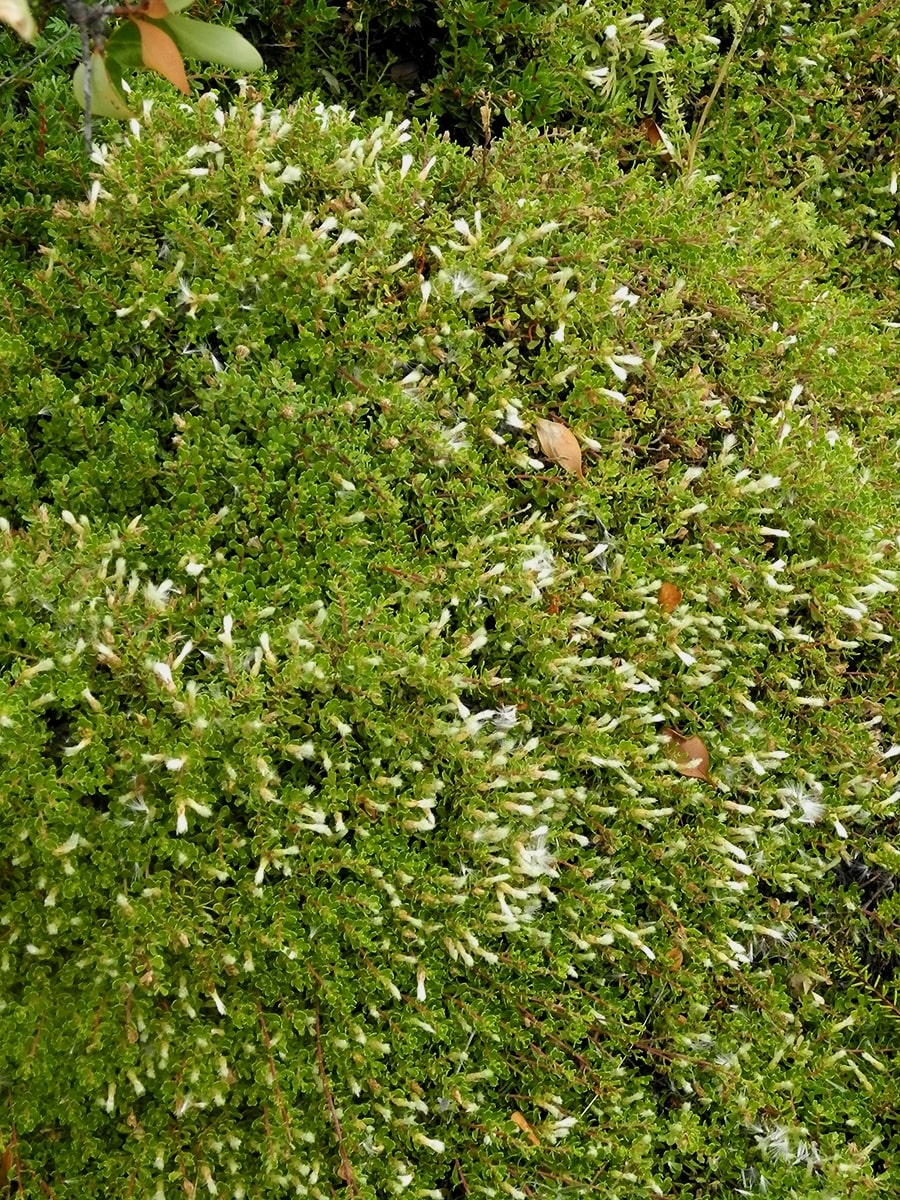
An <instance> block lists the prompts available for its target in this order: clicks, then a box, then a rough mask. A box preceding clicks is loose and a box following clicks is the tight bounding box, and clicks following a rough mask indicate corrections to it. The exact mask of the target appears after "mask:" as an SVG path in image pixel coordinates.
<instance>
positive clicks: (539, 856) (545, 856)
mask: <svg viewBox="0 0 900 1200" xmlns="http://www.w3.org/2000/svg"><path fill="white" fill-rule="evenodd" d="M548 832H549V830H548V828H547V826H546V825H539V826H538V828H537V829H535V830H533V831H532V833H531V836H530V837H529V839H528V840H529V842H530V843H531V845H527V844H520V845H519V846H517V847H516V853H517V858H518V861H519V870H520V871H521V873H522V874H523V875H529V876H531V878H533V879H537V878H538V877H539V876H540V875H558V874H559V871H558V869H557V866H556V859H555V858H554V857H553V855H552V854H551V852H550V851H549V850H548V849H547V834H548Z"/></svg>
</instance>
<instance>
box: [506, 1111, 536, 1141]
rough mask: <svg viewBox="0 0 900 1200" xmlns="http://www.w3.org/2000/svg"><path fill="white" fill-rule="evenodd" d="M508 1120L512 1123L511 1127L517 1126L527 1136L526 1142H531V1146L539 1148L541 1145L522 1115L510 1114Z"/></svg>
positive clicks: (518, 1113)
mask: <svg viewBox="0 0 900 1200" xmlns="http://www.w3.org/2000/svg"><path fill="white" fill-rule="evenodd" d="M509 1119H510V1120H511V1121H512V1123H513V1125H518V1127H519V1128H520V1129H521V1130H522V1132H523V1133H524V1134H527V1136H528V1140H529V1141H530V1142H531V1144H532V1146H539V1145H540V1144H541V1140H540V1138H539V1137H538V1136H537V1134H536V1133H535V1132H534V1130H533V1129H532V1128H531V1126H530V1125H529V1124H528V1121H527V1120H526V1118H525V1117H524V1116H523V1114H522V1113H520V1112H518V1111H516V1112H514V1113H511V1114H510V1118H509Z"/></svg>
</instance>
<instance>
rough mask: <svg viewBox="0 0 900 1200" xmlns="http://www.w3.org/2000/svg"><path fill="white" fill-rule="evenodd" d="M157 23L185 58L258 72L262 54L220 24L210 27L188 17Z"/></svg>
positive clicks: (231, 30)
mask: <svg viewBox="0 0 900 1200" xmlns="http://www.w3.org/2000/svg"><path fill="white" fill-rule="evenodd" d="M154 23H155V24H159V25H160V26H161V27H162V28H163V29H165V31H166V33H168V34H169V35H170V36H171V37H172V38H173V39H174V41H175V43H176V45H177V46H178V49H179V50H180V51H181V53H182V54H184V55H186V56H187V57H188V58H197V59H199V60H200V61H201V62H212V63H218V64H219V65H220V66H223V67H232V68H234V69H235V70H237V71H259V70H261V69H262V66H263V60H262V55H261V54H260V53H259V51H258V50H257V49H256V47H255V46H251V45H250V43H249V42H248V41H247V39H246V38H243V37H241V35H240V34H239V33H236V32H235V30H233V29H225V28H224V27H223V26H221V25H209V24H207V22H206V21H193V20H191V18H190V17H180V16H173V17H166V19H165V20H164V21H159V22H154Z"/></svg>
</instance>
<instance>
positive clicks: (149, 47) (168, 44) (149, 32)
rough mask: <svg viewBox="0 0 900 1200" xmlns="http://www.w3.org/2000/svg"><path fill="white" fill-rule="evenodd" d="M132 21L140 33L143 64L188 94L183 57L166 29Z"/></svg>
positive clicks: (189, 90)
mask: <svg viewBox="0 0 900 1200" xmlns="http://www.w3.org/2000/svg"><path fill="white" fill-rule="evenodd" d="M134 23H135V25H137V27H138V29H139V30H140V33H141V57H142V58H143V60H144V66H145V67H147V68H148V70H150V71H157V72H158V73H159V74H160V75H162V77H163V79H168V81H169V83H171V84H172V85H173V86H174V87H177V88H178V90H179V92H183V93H184V94H185V96H189V95H190V94H191V89H190V87H189V86H188V81H187V73H186V72H185V69H184V59H183V58H182V57H181V51H180V50H179V49H178V47H177V46H176V45H175V43H174V42H173V41H172V39H171V38H170V37H169V35H168V34H167V33H166V31H165V30H164V29H160V28H159V26H158V25H151V24H150V23H149V21H138V20H136V21H135V22H134Z"/></svg>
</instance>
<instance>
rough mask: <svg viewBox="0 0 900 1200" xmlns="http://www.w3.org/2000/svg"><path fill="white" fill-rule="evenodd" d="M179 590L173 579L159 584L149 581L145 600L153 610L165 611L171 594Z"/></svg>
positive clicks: (145, 587)
mask: <svg viewBox="0 0 900 1200" xmlns="http://www.w3.org/2000/svg"><path fill="white" fill-rule="evenodd" d="M177 590H178V589H177V588H176V587H175V584H174V583H173V582H172V580H171V579H164V580H163V581H162V583H159V584H156V583H153V582H151V581H149V580H148V582H147V583H146V584H145V585H144V599H145V600H146V601H147V603H148V604H150V605H152V606H153V608H158V609H163V608H165V607H166V605H167V604H168V602H169V596H170V595H171V593H172V592H173V591H177Z"/></svg>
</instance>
